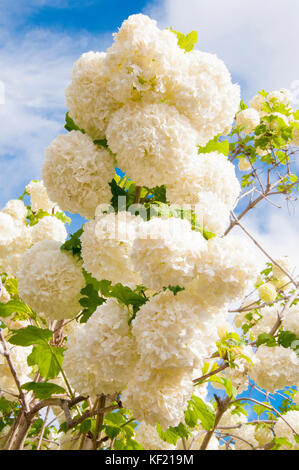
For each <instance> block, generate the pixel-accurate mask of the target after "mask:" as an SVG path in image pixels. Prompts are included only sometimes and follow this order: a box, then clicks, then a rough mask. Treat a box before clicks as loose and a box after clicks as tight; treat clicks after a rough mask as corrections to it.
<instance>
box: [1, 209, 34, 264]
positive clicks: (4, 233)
mask: <svg viewBox="0 0 299 470" xmlns="http://www.w3.org/2000/svg"><path fill="white" fill-rule="evenodd" d="M30 244H31V236H30V230H29V228H28V227H27V226H26V225H23V224H19V223H18V222H17V221H16V220H15V219H13V218H12V217H11V216H10V215H9V214H5V213H4V212H0V258H1V263H0V264H1V265H3V266H6V265H7V262H8V258H10V257H12V256H14V255H22V254H23V253H24V252H25V250H26V249H27V248H28V247H29V246H30Z"/></svg>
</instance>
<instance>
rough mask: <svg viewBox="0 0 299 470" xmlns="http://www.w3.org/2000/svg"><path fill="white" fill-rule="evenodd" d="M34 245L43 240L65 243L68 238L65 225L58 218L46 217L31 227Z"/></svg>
mask: <svg viewBox="0 0 299 470" xmlns="http://www.w3.org/2000/svg"><path fill="white" fill-rule="evenodd" d="M31 237H32V243H33V244H34V243H38V242H40V241H42V240H55V241H57V242H61V243H64V242H65V240H66V238H67V231H66V228H65V225H64V223H63V222H62V221H61V220H59V219H57V217H52V216H50V215H49V216H46V217H43V218H42V219H40V221H39V222H38V223H37V224H35V225H33V226H32V227H31Z"/></svg>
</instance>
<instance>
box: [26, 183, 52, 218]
mask: <svg viewBox="0 0 299 470" xmlns="http://www.w3.org/2000/svg"><path fill="white" fill-rule="evenodd" d="M26 191H27V193H29V194H30V196H31V209H32V210H33V212H37V211H38V210H40V209H41V210H43V211H45V212H48V213H49V214H51V213H52V211H53V209H54V210H55V206H56V207H57V205H56V204H55V203H54V202H52V201H50V199H49V196H48V193H47V189H46V188H45V185H44V183H43V181H31V182H30V183H29V184H28V185H27V186H26Z"/></svg>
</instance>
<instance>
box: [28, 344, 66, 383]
mask: <svg viewBox="0 0 299 470" xmlns="http://www.w3.org/2000/svg"><path fill="white" fill-rule="evenodd" d="M63 353H64V348H58V347H52V348H50V347H49V345H48V344H39V345H37V346H34V348H33V349H32V353H31V354H30V355H29V356H28V357H27V362H28V365H29V366H33V365H37V366H38V368H39V371H40V374H41V376H42V377H43V378H44V379H45V380H49V379H55V377H57V375H58V374H59V373H60V371H61V367H62V363H63Z"/></svg>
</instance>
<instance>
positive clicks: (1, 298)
mask: <svg viewBox="0 0 299 470" xmlns="http://www.w3.org/2000/svg"><path fill="white" fill-rule="evenodd" d="M9 301H10V295H9V293H8V292H7V290H6V288H5V287H4V286H3V284H2V283H1V282H0V302H1V303H3V304H7V302H9Z"/></svg>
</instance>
